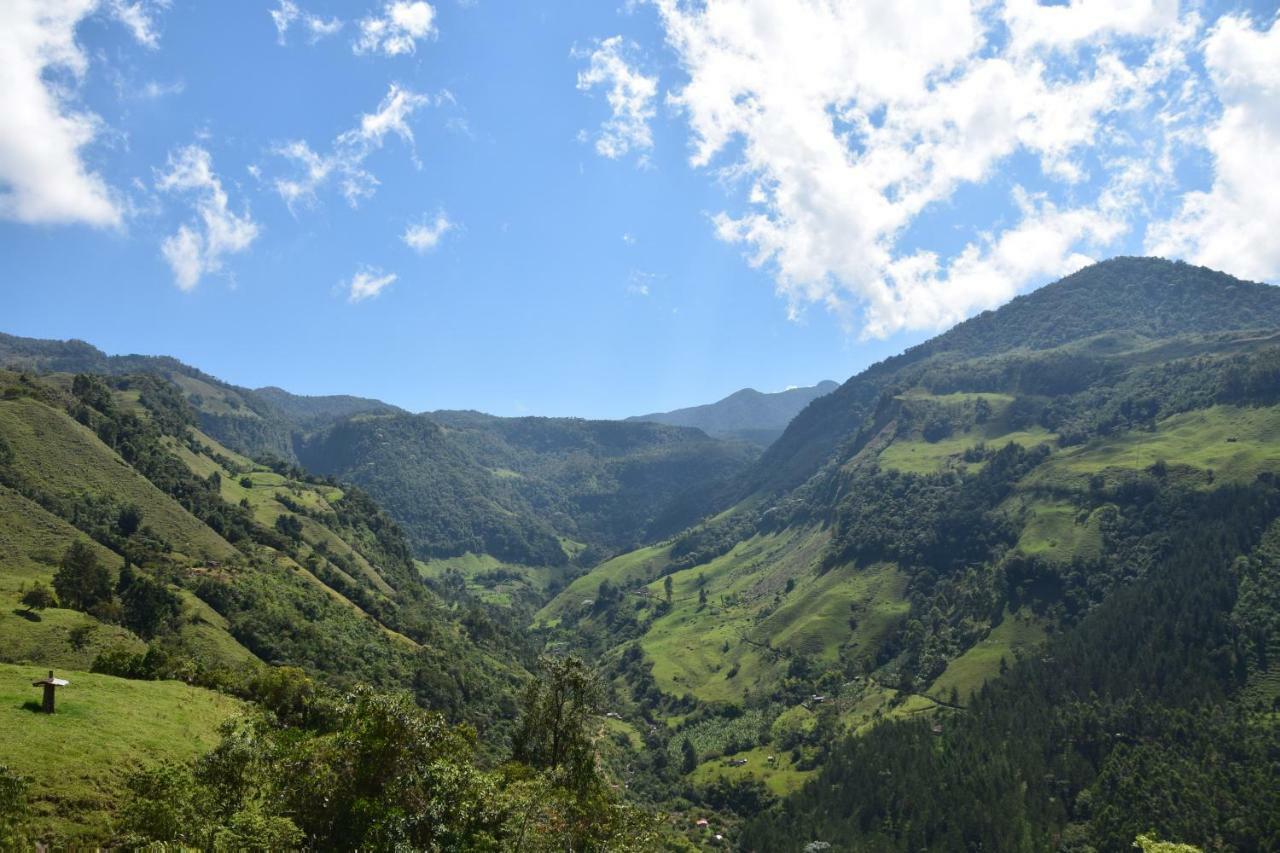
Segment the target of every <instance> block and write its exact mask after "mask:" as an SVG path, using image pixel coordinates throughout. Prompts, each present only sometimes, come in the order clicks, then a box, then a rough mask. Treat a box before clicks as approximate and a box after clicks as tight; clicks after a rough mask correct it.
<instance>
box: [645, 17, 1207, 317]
mask: <svg viewBox="0 0 1280 853" xmlns="http://www.w3.org/2000/svg"><path fill="white" fill-rule="evenodd" d="M654 2H655V4H656V6H657V8H658V12H659V16H660V20H661V22H662V25H663V27H664V29H665V34H666V39H667V42H668V44H669V46H670V47H671V48H672V49H673V50H674V52H675V54H676V56H677V57H678V59H679V61H680V63H681V65H682V66H683V69H684V71H685V74H686V75H687V80H686V81H685V82H684V84H683V85H682V86H680V87H679V88H677V89H676V90H675V91H674V92H673V93H672V94H671V95H669V101H670V102H671V103H672V104H673V105H674V106H675V107H677V108H678V109H679V110H681V111H682V112H683V114H684V116H685V117H686V119H687V121H688V123H689V126H690V129H691V133H692V153H691V158H690V159H691V163H692V164H693V165H694V166H696V167H712V166H714V167H715V168H716V169H717V171H718V174H719V175H720V176H721V177H722V178H723V179H724V180H725V182H726V186H727V187H729V188H730V189H731V190H733V189H736V188H741V189H742V190H743V196H744V201H743V202H742V207H741V209H740V210H738V211H734V212H721V213H719V214H717V215H716V216H714V217H713V221H714V223H715V227H716V231H717V234H718V236H720V237H721V238H722V239H724V240H727V241H730V242H735V243H740V244H741V245H743V246H744V247H745V248H746V249H748V251H749V255H748V257H749V259H750V260H751V262H752V263H753V264H755V265H758V266H765V267H767V268H769V269H770V270H771V271H772V272H773V274H774V278H775V282H776V285H777V289H778V291H779V293H780V294H781V295H782V296H783V297H784V298H785V299H786V300H787V301H788V303H789V305H790V308H791V311H792V313H793V315H795V314H798V313H799V312H800V311H801V310H803V309H804V307H805V306H806V305H809V304H814V303H816V304H820V305H824V306H826V307H827V308H829V309H831V310H833V311H835V312H837V313H838V314H840V315H841V316H843V317H845V318H846V319H847V321H848V322H849V323H850V324H851V325H855V324H856V325H860V326H861V328H862V330H863V331H864V333H867V334H872V335H888V334H891V333H893V332H895V331H898V330H901V329H906V328H937V327H940V326H943V325H946V324H948V323H952V322H955V321H957V320H959V319H962V318H963V317H964V316H965V315H967V314H969V313H972V312H973V311H976V310H980V309H983V308H987V307H992V306H994V305H996V304H998V303H999V302H1001V301H1003V300H1005V299H1007V298H1009V297H1010V296H1012V295H1013V294H1015V293H1017V292H1018V291H1019V290H1021V289H1024V288H1025V287H1027V286H1028V285H1030V284H1034V283H1036V282H1038V281H1043V280H1044V279H1046V278H1048V277H1052V276H1055V275H1058V274H1060V273H1062V272H1067V271H1070V270H1071V269H1072V268H1074V267H1075V266H1078V265H1079V264H1080V263H1082V262H1084V261H1085V260H1087V258H1089V257H1090V256H1091V255H1090V250H1091V249H1099V250H1104V249H1105V248H1106V246H1107V245H1108V244H1110V243H1111V242H1113V241H1114V240H1116V239H1118V238H1119V237H1120V236H1121V235H1122V234H1124V233H1125V231H1126V229H1127V228H1128V227H1130V223H1131V220H1132V218H1133V212H1134V208H1135V206H1136V205H1138V204H1139V203H1140V202H1141V200H1142V198H1143V195H1144V192H1143V189H1144V187H1145V186H1146V183H1151V182H1155V181H1158V180H1159V179H1161V174H1160V170H1158V169H1134V168H1132V167H1131V166H1132V158H1133V156H1134V155H1135V154H1136V155H1141V156H1143V157H1147V156H1149V153H1148V152H1146V151H1144V150H1142V147H1143V146H1144V145H1145V144H1147V143H1148V142H1150V141H1151V139H1150V138H1148V137H1146V136H1143V135H1142V134H1135V135H1134V136H1131V135H1130V131H1132V130H1133V129H1134V128H1135V127H1136V126H1137V125H1139V124H1140V123H1142V122H1143V121H1146V120H1147V119H1149V113H1150V112H1151V111H1152V110H1154V109H1161V110H1165V109H1167V110H1168V112H1167V115H1165V114H1164V113H1162V116H1165V117H1166V118H1167V119H1168V122H1169V126H1168V127H1165V128H1157V135H1158V134H1165V135H1168V136H1169V139H1161V140H1159V141H1160V142H1162V143H1164V142H1168V143H1169V144H1173V143H1172V142H1170V141H1169V140H1171V139H1172V138H1173V137H1172V134H1173V133H1174V131H1175V130H1178V129H1179V128H1181V127H1182V126H1183V125H1184V124H1185V123H1186V121H1187V120H1188V118H1187V116H1182V117H1179V116H1178V115H1177V114H1176V111H1175V109H1174V108H1175V107H1179V108H1183V107H1187V102H1188V99H1190V98H1191V96H1190V95H1187V96H1186V97H1180V96H1178V95H1177V94H1176V93H1177V90H1178V87H1179V86H1181V85H1183V84H1184V83H1187V81H1188V80H1189V79H1190V74H1191V72H1190V71H1189V70H1188V68H1187V65H1186V63H1185V60H1184V54H1185V52H1186V50H1187V49H1188V48H1190V47H1191V46H1193V44H1194V34H1195V24H1194V20H1195V19H1194V18H1193V17H1191V16H1188V17H1187V18H1186V19H1179V18H1178V16H1177V8H1176V4H1175V3H1174V2H1172V0H1131V1H1130V0H1124V2H1121V0H1116V2H1111V1H1110V0H1108V2H1101V0H1074V2H1072V3H1071V4H1070V5H1068V6H1065V7H1061V6H1060V7H1041V6H1039V5H1038V4H1035V3H1032V2H1030V0H1010V2H1008V3H1005V4H1003V6H1001V5H1000V4H998V3H994V2H984V3H974V4H967V3H948V4H938V3H936V2H929V0H880V2H853V0H797V2H795V3H788V4H784V5H780V4H777V3H774V2H770V0H708V2H707V3H705V4H685V3H681V2H679V0H654ZM1000 22H1003V23H1004V24H1005V28H1004V29H1002V28H1001V27H999V26H997V24H998V23H1000ZM1148 129H1149V128H1147V127H1146V126H1145V125H1144V126H1143V128H1142V130H1143V131H1144V133H1145V131H1146V130H1148ZM1139 136H1141V137H1142V138H1138V137H1139ZM1155 153H1156V154H1157V155H1159V153H1160V152H1155ZM1014 155H1023V157H1024V158H1025V159H1027V160H1029V161H1030V162H1031V163H1037V164H1038V169H1035V170H1034V171H1037V172H1038V174H1036V175H1031V174H1030V171H1032V170H1027V168H1026V167H1020V168H1021V169H1023V170H1024V171H1027V172H1028V174H1027V177H1034V178H1035V181H1036V182H1035V184H1034V185H1033V187H1032V188H1033V189H1034V190H1035V191H1036V193H1040V192H1041V191H1042V190H1043V189H1044V188H1053V189H1054V192H1055V196H1056V197H1057V198H1059V201H1058V202H1057V203H1051V202H1050V201H1049V200H1048V199H1047V198H1044V197H1041V195H1036V194H1031V193H1027V192H1023V191H1022V190H1015V191H1014V192H1013V193H1012V194H1010V196H1009V198H1010V199H1011V201H1012V202H1013V204H1012V208H1013V209H1014V211H1015V218H1014V219H1012V220H1010V221H1006V220H1005V219H1004V218H1002V215H1000V214H994V213H993V214H990V216H991V219H990V220H989V221H987V222H983V221H981V220H976V221H975V218H974V217H970V222H971V223H972V224H974V225H975V226H976V227H975V228H974V231H975V234H974V236H973V238H972V239H970V240H969V241H968V242H967V244H966V245H964V246H963V247H962V248H960V249H958V250H957V251H956V252H955V253H954V255H953V256H952V257H950V258H949V259H941V258H939V257H938V255H937V254H936V253H935V252H932V251H928V250H927V247H926V248H923V249H922V248H919V245H920V244H919V242H916V243H915V244H914V245H913V244H912V243H910V242H908V241H909V240H911V239H915V240H917V241H918V237H919V235H911V234H910V231H911V228H912V226H913V225H915V224H916V223H917V222H918V221H919V220H920V218H921V217H923V216H926V215H928V214H929V213H931V212H933V211H936V210H938V209H939V208H940V207H941V206H942V205H945V204H948V203H951V202H952V201H953V199H954V197H955V195H956V193H957V192H958V191H959V190H960V189H961V188H963V187H966V186H979V185H985V184H988V182H990V181H992V179H993V178H996V177H1000V178H1001V179H1002V180H1003V181H1008V178H1007V177H1005V175H1003V174H1002V169H1003V168H1004V167H1005V164H1007V163H1009V162H1010V160H1011V159H1012V158H1013V156H1014ZM1019 175H1022V172H1019ZM1135 182H1137V184H1135ZM1143 182H1146V183H1143ZM1066 200H1069V202H1068V201H1066ZM984 227H985V228H990V229H992V230H990V231H989V232H986V231H982V230H980V229H982V228H984Z"/></svg>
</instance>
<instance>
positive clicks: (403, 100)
mask: <svg viewBox="0 0 1280 853" xmlns="http://www.w3.org/2000/svg"><path fill="white" fill-rule="evenodd" d="M431 100H432V99H431V98H430V97H428V96H426V95H420V94H418V93H416V92H413V91H410V90H409V89H405V88H402V87H401V86H399V85H398V84H395V83H393V84H391V87H390V88H389V89H388V90H387V95H386V97H384V98H383V99H382V102H381V103H380V104H378V107H377V109H376V110H375V111H374V112H372V113H366V114H364V115H362V116H361V117H360V122H359V124H357V125H356V126H355V127H353V128H351V129H350V130H347V131H344V132H343V133H341V134H339V136H338V137H337V139H335V140H334V142H333V146H332V148H331V150H330V151H329V153H327V154H319V153H317V152H316V151H315V150H313V149H312V148H311V146H310V145H308V144H307V143H306V142H305V141H302V140H295V141H292V142H288V143H286V144H284V145H281V146H278V147H277V148H276V153H277V154H279V155H280V156H282V157H284V158H286V159H288V160H291V161H292V162H293V163H294V164H295V165H296V166H298V167H299V168H300V173H297V174H295V176H294V177H291V178H278V179H277V180H276V181H275V188H276V192H278V193H279V194H280V197H281V198H283V199H284V201H285V204H287V205H288V206H289V209H290V210H291V211H296V209H297V207H298V206H299V205H308V204H313V203H315V201H316V194H317V192H318V191H319V190H320V188H321V187H323V186H324V185H325V184H326V183H328V182H329V181H330V180H331V179H336V180H337V181H338V182H339V184H340V188H341V191H342V194H343V196H344V197H345V198H346V199H347V202H348V203H349V204H351V206H352V207H355V206H357V205H358V204H359V203H360V201H361V200H362V199H365V198H368V197H369V196H371V195H373V193H374V192H375V191H376V189H377V187H378V179H377V178H376V177H375V176H374V175H373V174H372V173H371V172H369V171H368V170H366V169H365V168H364V161H365V159H366V158H367V157H368V156H369V155H370V154H371V153H372V152H373V151H375V150H377V149H379V148H381V147H382V143H383V141H384V140H385V139H386V137H387V135H388V134H393V135H395V136H398V137H399V138H400V139H401V140H403V141H404V142H405V143H407V144H408V145H409V146H410V147H412V145H413V131H412V130H411V129H410V127H409V117H410V116H412V115H413V113H414V112H415V111H416V110H418V109H419V108H421V107H422V106H424V105H426V104H429V103H431Z"/></svg>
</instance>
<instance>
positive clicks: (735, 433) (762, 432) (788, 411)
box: [627, 380, 840, 447]
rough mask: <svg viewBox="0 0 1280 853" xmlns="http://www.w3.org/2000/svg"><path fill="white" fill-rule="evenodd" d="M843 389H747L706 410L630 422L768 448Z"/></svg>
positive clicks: (831, 385)
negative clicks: (797, 418)
mask: <svg viewBox="0 0 1280 853" xmlns="http://www.w3.org/2000/svg"><path fill="white" fill-rule="evenodd" d="M839 387H840V386H839V384H838V383H835V382H832V381H830V380H827V381H825V382H819V383H818V384H817V385H813V386H810V387H808V388H788V389H787V390H786V391H777V392H775V393H772V394H766V393H763V392H760V391H757V390H755V389H754V388H743V389H742V390H741V391H735V392H734V393H732V394H730V395H729V396H728V397H725V398H724V399H723V400H717V401H716V402H714V403H708V404H707V405H705V406H691V407H689V408H686V409H675V410H674V411H670V412H655V413H653V414H649V415H637V416H635V417H631V418H627V420H629V421H650V422H652V423H659V424H669V425H671V426H687V427H696V428H698V429H700V430H702V431H703V432H705V433H706V434H707V435H710V436H714V437H716V438H735V439H739V440H741V441H749V442H752V443H753V444H758V445H760V446H761V447H768V446H769V445H770V444H772V443H773V442H774V441H775V440H777V438H778V436H780V435H782V432H783V430H785V429H786V428H787V424H789V423H791V420H792V418H794V417H795V416H796V415H797V414H799V413H800V411H801V410H802V409H803V408H804V407H805V406H807V405H809V404H810V403H811V402H813V401H814V400H816V399H817V398H818V397H821V396H822V395H824V394H830V393H831V392H832V391H834V390H835V389H836V388H839Z"/></svg>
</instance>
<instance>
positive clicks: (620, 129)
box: [578, 36, 658, 160]
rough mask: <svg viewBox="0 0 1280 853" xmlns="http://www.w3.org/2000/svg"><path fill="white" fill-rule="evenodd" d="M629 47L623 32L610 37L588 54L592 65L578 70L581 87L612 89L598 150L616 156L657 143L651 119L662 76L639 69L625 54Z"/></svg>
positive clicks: (588, 89)
mask: <svg viewBox="0 0 1280 853" xmlns="http://www.w3.org/2000/svg"><path fill="white" fill-rule="evenodd" d="M626 49H627V45H626V43H625V42H624V41H623V39H622V36H614V37H612V38H607V39H605V40H604V41H602V42H600V43H599V45H597V46H596V48H595V50H593V51H591V52H590V53H589V54H585V56H586V58H587V59H588V63H589V64H588V66H587V69H586V70H585V71H579V72H578V88H579V89H580V90H582V91H584V92H588V91H590V90H592V89H594V88H595V87H597V86H604V87H605V88H606V89H607V90H608V91H607V93H606V97H607V99H608V101H609V111H610V116H609V118H608V119H607V120H606V121H605V122H604V124H602V125H601V127H600V132H599V133H597V134H596V136H595V140H596V152H597V153H599V154H600V155H601V156H603V157H608V158H609V159H611V160H616V159H617V158H619V157H624V156H626V155H627V153H628V152H631V151H636V152H645V151H648V150H649V149H650V148H652V147H653V133H652V131H651V130H650V127H649V122H650V121H652V120H653V116H654V112H655V110H654V100H655V98H656V97H657V94H658V78H657V77H647V76H645V75H644V74H641V73H640V72H639V71H636V70H635V69H634V68H632V67H631V66H630V65H629V64H627V61H626V59H625V58H624V56H623V52H624V51H625V50H626Z"/></svg>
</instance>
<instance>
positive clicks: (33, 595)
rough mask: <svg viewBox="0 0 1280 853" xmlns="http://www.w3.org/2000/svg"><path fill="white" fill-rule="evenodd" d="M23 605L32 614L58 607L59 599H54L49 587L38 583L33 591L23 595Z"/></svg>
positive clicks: (32, 588) (30, 590)
mask: <svg viewBox="0 0 1280 853" xmlns="http://www.w3.org/2000/svg"><path fill="white" fill-rule="evenodd" d="M22 603H23V604H24V605H26V607H27V612H28V613H30V612H31V611H33V610H44V609H45V608H46V607H57V606H58V599H57V598H55V597H54V595H53V591H52V590H51V589H49V587H47V586H45V585H44V584H42V583H40V582H39V581H36V583H35V584H34V585H33V586H32V587H31V589H29V590H27V591H26V592H25V593H23V594H22Z"/></svg>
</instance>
